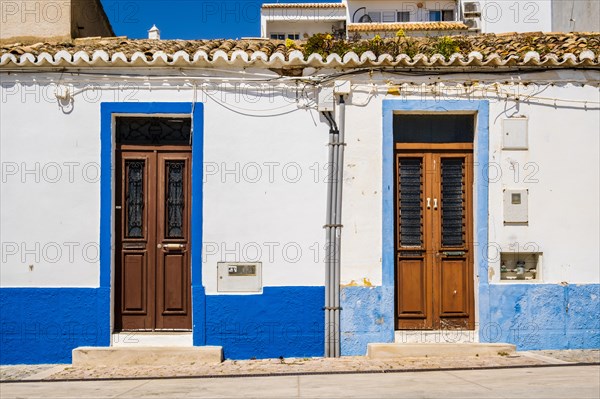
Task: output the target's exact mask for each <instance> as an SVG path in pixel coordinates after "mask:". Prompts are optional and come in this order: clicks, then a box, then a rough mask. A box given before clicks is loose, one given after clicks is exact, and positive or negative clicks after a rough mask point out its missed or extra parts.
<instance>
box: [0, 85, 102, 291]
mask: <svg viewBox="0 0 600 399" xmlns="http://www.w3.org/2000/svg"><path fill="white" fill-rule="evenodd" d="M14 79H15V78H14V77H12V76H6V75H3V76H2V86H0V87H1V88H0V96H1V101H2V102H1V111H0V112H1V118H0V147H1V148H0V157H1V160H2V176H1V179H2V180H1V184H2V190H1V194H0V200H1V204H0V207H1V208H0V209H1V219H2V223H1V227H0V234H1V237H2V243H1V245H2V248H1V251H2V256H1V257H2V259H1V262H2V263H1V264H2V266H1V267H0V281H1V282H2V286H9V287H11V286H18V287H23V286H26V287H59V286H81V287H97V286H98V277H99V262H98V248H99V241H98V240H99V209H100V185H99V165H100V135H99V131H100V112H99V105H98V104H93V103H88V102H85V101H81V100H79V101H78V102H77V103H76V105H75V108H74V109H73V112H72V113H70V114H65V113H63V112H61V110H60V108H59V107H58V105H57V103H56V99H55V97H54V96H53V92H54V86H46V85H44V86H38V85H31V79H30V78H29V77H19V78H18V79H19V80H21V79H23V80H24V82H23V83H25V82H27V84H25V85H20V84H17V85H16V86H15V85H13V84H11V83H12V82H14ZM41 81H44V79H41ZM44 83H46V82H44ZM30 265H31V267H32V269H31V270H30Z"/></svg>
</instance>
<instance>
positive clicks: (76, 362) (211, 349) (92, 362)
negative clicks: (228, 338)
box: [73, 346, 223, 366]
mask: <svg viewBox="0 0 600 399" xmlns="http://www.w3.org/2000/svg"><path fill="white" fill-rule="evenodd" d="M222 361H223V348H222V347H221V346H192V347H187V348H186V347H175V346H171V347H168V346H162V347H150V346H147V347H79V348H75V349H73V366H136V365H144V366H164V365H177V364H182V365H183V364H192V363H195V364H197V363H204V364H215V363H221V362H222Z"/></svg>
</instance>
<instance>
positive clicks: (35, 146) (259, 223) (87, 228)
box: [0, 70, 328, 293]
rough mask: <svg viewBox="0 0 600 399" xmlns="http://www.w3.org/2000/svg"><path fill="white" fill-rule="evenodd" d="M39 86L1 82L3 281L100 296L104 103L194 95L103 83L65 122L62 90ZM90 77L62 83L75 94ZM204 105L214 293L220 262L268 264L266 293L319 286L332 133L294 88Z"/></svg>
mask: <svg viewBox="0 0 600 399" xmlns="http://www.w3.org/2000/svg"><path fill="white" fill-rule="evenodd" d="M260 72H261V73H262V74H263V76H264V74H265V73H266V72H265V71H264V70H262V71H260ZM47 76H48V77H49V78H51V79H52V80H54V79H57V78H58V76H59V75H47ZM274 76H275V75H274ZM36 79H37V80H38V81H40V82H44V85H43V86H37V85H31V78H30V77H29V76H25V75H16V76H15V75H13V74H11V75H10V76H6V75H4V76H3V78H2V82H3V84H2V89H1V90H2V91H1V93H0V94H1V95H2V109H1V116H2V117H1V118H0V120H1V122H0V123H1V125H0V128H1V129H0V131H1V136H0V137H1V142H0V144H1V151H2V152H1V158H2V167H3V169H2V179H3V181H2V190H1V215H2V224H1V235H2V246H3V247H2V258H3V259H2V267H0V281H1V282H2V286H6V287H58V286H76V287H97V286H98V285H99V262H98V255H97V249H98V246H99V219H100V215H99V212H100V182H99V176H98V175H97V173H98V172H99V165H100V102H101V101H135V102H160V101H167V102H169V101H184V102H191V101H192V99H193V98H194V95H193V92H192V90H189V86H188V89H185V88H183V87H182V86H181V84H179V83H177V82H175V81H173V82H170V83H168V84H167V85H164V86H162V90H158V89H155V90H153V91H149V90H146V89H144V88H143V87H137V86H136V85H135V84H134V83H132V82H129V83H124V82H121V83H118V82H116V81H115V82H108V83H107V82H103V83H98V84H101V85H103V86H104V87H105V90H103V91H101V92H100V91H98V92H92V91H83V92H82V93H79V94H77V95H76V96H75V97H74V102H73V104H72V107H71V106H70V105H69V106H67V107H66V108H65V109H64V111H65V112H68V113H65V112H63V110H61V108H60V107H59V106H58V104H57V102H56V99H55V97H54V90H55V85H54V84H53V83H52V84H51V85H50V86H46V82H45V77H43V76H40V75H37V76H36ZM88 79H90V78H75V79H73V80H72V81H71V82H69V81H68V79H67V80H66V81H65V78H63V83H67V84H72V85H73V89H74V90H79V89H81V88H84V87H85V86H86V85H87V84H89V80H88ZM15 80H17V81H18V82H17V84H16V85H15V84H13V83H14V82H15ZM20 82H27V86H26V87H25V86H21V84H20ZM177 85H179V87H177ZM169 86H171V87H170V88H169ZM253 87H256V86H253ZM111 88H112V89H111ZM165 88H166V90H165ZM119 89H122V90H119ZM207 93H208V94H207ZM197 99H198V101H199V102H204V103H205V120H204V123H205V125H204V126H205V132H204V133H205V135H204V139H205V142H204V143H205V148H204V154H205V165H204V169H205V174H206V176H205V183H204V187H203V188H202V189H203V190H204V218H203V220H202V223H203V233H204V248H203V249H204V261H205V262H204V264H203V272H204V274H203V281H204V282H205V285H206V289H207V292H208V293H214V292H216V281H217V279H216V267H217V262H218V261H222V260H229V261H244V260H251V261H262V262H263V283H264V285H266V286H273V285H275V286H280V285H323V283H324V266H323V257H324V237H325V232H324V230H323V224H324V223H325V204H326V184H325V182H324V181H325V178H326V173H327V171H326V170H325V169H324V168H325V167H326V162H327V146H326V143H327V140H328V127H327V125H326V124H325V123H323V122H320V121H319V115H318V114H317V112H316V111H315V110H306V109H299V108H298V106H297V103H296V90H295V86H293V87H288V88H285V87H284V88H275V87H273V86H266V88H264V89H263V88H260V89H259V90H253V89H252V88H247V87H246V88H244V87H241V86H240V87H238V88H237V89H235V91H231V87H228V89H227V91H222V90H220V88H218V87H217V86H215V85H210V86H208V87H207V90H206V92H203V91H201V90H199V91H198V93H197ZM267 115H279V116H274V117H268V118H267V117H266V116H267ZM69 162H73V163H75V164H73V165H72V166H70V165H71V164H69ZM55 165H56V167H55ZM36 167H37V168H38V169H37V172H33V173H26V172H25V170H33V169H34V168H36ZM70 168H71V169H72V178H71V177H70V176H69V172H70V171H71V169H70ZM82 170H85V171H86V172H87V174H86V175H83V176H82ZM227 171H230V173H228V172H227ZM56 173H60V174H61V175H59V178H57V177H56ZM257 173H259V174H260V176H258V175H257ZM36 179H37V180H36ZM54 180H57V182H54ZM36 246H37V247H36ZM57 248H58V249H57ZM83 248H85V249H86V250H87V252H82V250H83ZM70 249H72V252H73V255H72V256H69V255H70V252H69V250H70ZM29 250H30V252H27V251H29ZM53 251H54V252H53ZM56 251H61V252H62V253H61V255H56V254H55V253H56ZM257 251H260V256H258V258H257ZM88 252H89V253H88ZM29 265H33V270H30V269H29Z"/></svg>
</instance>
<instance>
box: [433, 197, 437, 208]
mask: <svg viewBox="0 0 600 399" xmlns="http://www.w3.org/2000/svg"><path fill="white" fill-rule="evenodd" d="M433 209H437V198H434V199H433Z"/></svg>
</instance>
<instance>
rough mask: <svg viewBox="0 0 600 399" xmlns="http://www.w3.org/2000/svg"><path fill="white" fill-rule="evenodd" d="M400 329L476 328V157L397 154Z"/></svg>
mask: <svg viewBox="0 0 600 399" xmlns="http://www.w3.org/2000/svg"><path fill="white" fill-rule="evenodd" d="M396 188H397V190H396V204H397V207H396V218H397V224H396V236H397V240H396V248H397V262H396V315H397V323H396V326H397V328H398V329H417V330H428V329H447V328H461V329H473V328H474V319H473V313H474V300H473V279H474V277H473V260H472V259H473V249H472V154H471V152H470V151H469V152H465V151H451V150H448V149H445V150H444V152H441V151H431V150H429V151H417V150H413V151H398V152H397V154H396Z"/></svg>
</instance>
